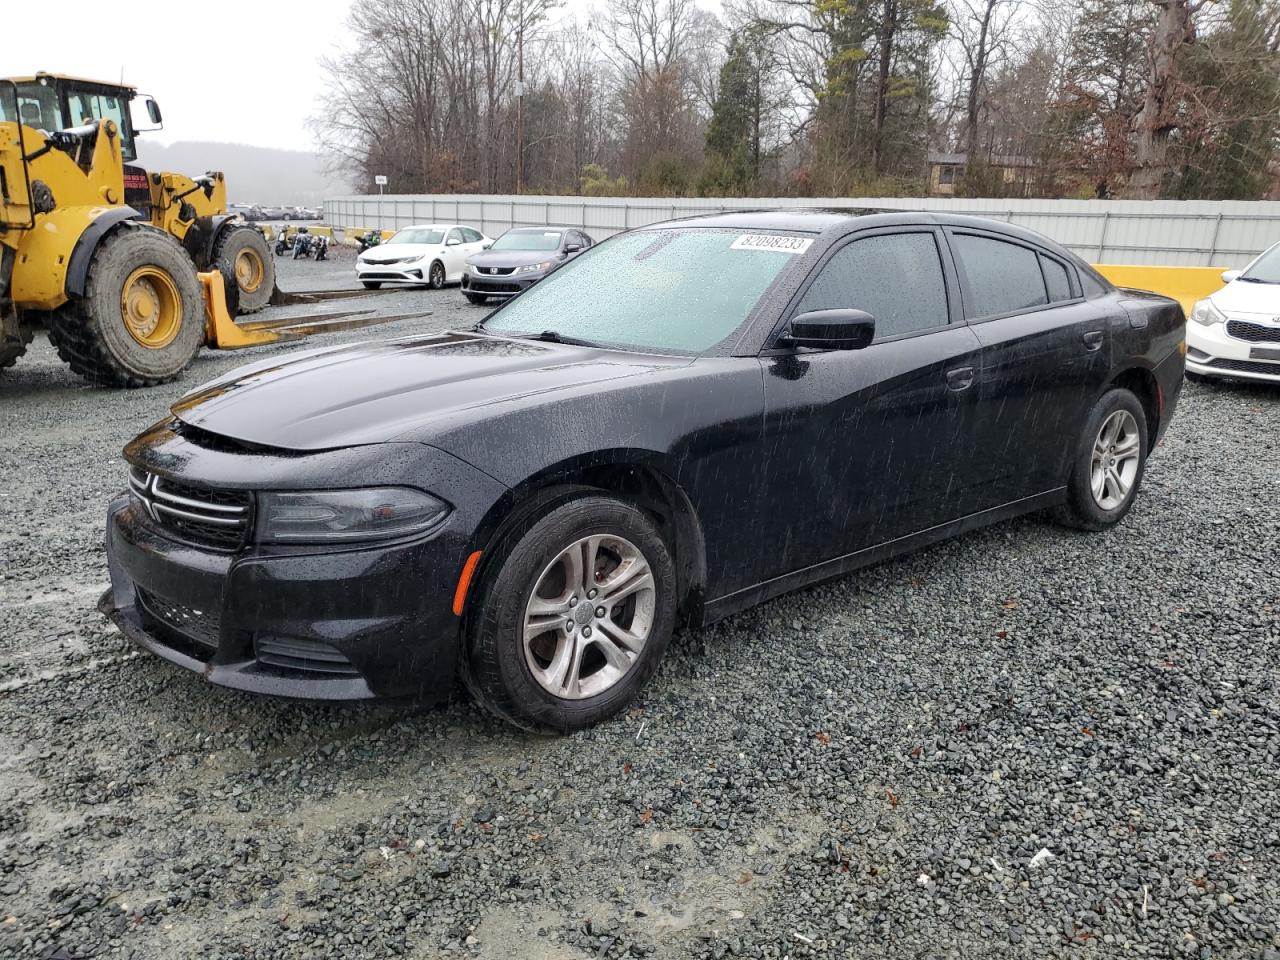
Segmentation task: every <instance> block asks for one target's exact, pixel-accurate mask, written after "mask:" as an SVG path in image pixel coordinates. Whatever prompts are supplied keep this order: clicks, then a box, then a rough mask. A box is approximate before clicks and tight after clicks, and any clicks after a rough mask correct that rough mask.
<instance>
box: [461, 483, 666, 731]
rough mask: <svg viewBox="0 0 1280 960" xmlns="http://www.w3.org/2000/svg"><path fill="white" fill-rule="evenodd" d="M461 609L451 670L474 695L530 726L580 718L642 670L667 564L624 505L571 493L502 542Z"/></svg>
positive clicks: (627, 693)
mask: <svg viewBox="0 0 1280 960" xmlns="http://www.w3.org/2000/svg"><path fill="white" fill-rule="evenodd" d="M498 549H499V550H504V551H506V552H505V555H504V556H502V557H501V558H495V559H496V560H497V562H498V563H500V566H498V567H497V568H496V569H494V570H492V571H490V572H489V573H487V574H486V575H485V580H484V584H483V587H482V589H481V591H480V592H479V594H478V595H477V596H476V598H475V606H474V607H473V610H474V613H473V615H472V617H471V618H470V629H469V635H470V644H469V648H470V649H469V652H468V656H467V659H466V663H465V665H464V670H463V676H464V679H465V680H466V682H467V685H468V687H469V688H470V689H471V691H472V693H473V694H474V695H475V697H476V699H477V700H478V701H479V702H480V703H481V704H482V705H483V706H485V707H487V708H488V709H489V710H491V711H492V712H494V713H496V714H497V715H498V716H500V717H502V718H504V719H506V720H509V721H511V722H512V723H515V724H518V725H519V726H522V727H526V728H529V729H532V730H538V731H544V732H551V731H556V732H566V731H569V730H577V729H581V728H583V727H588V726H591V725H592V724H594V723H597V722H599V721H601V720H603V719H605V718H607V717H610V716H612V715H613V714H615V713H617V712H618V711H619V710H621V709H622V708H623V707H625V706H626V705H627V704H628V703H629V702H630V701H631V700H632V698H634V697H635V695H636V694H637V693H638V692H639V691H640V689H641V688H642V687H643V686H644V685H645V684H646V683H647V682H648V681H649V678H650V677H652V676H653V673H654V671H656V670H657V669H658V664H659V663H660V661H661V659H662V655H663V653H664V651H665V650H666V648H667V644H668V642H669V641H670V639H671V631H672V629H673V627H674V624H675V606H676V602H675V601H676V598H675V569H674V567H673V565H672V562H671V555H670V552H669V551H668V549H667V545H666V543H665V542H664V541H663V539H662V537H661V535H660V534H659V533H658V531H657V530H656V529H655V528H654V525H653V523H652V522H651V521H650V520H649V518H648V517H647V516H645V514H644V513H643V512H641V511H640V510H638V509H637V508H635V507H633V506H631V505H630V504H627V503H624V502H622V501H619V500H615V499H613V498H611V497H605V496H582V497H578V498H577V499H573V500H570V501H569V502H567V503H562V504H561V505H560V506H557V507H554V508H553V509H551V510H550V511H549V512H548V513H546V514H544V515H543V516H542V517H540V518H536V519H534V520H531V521H527V522H526V523H525V524H523V525H522V526H521V528H520V529H518V530H516V531H515V532H514V533H513V534H512V535H511V536H509V537H507V538H506V539H505V543H504V545H503V546H500V547H499V548H498Z"/></svg>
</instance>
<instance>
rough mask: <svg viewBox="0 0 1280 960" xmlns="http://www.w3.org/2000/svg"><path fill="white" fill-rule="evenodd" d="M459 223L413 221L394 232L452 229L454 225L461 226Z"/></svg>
mask: <svg viewBox="0 0 1280 960" xmlns="http://www.w3.org/2000/svg"><path fill="white" fill-rule="evenodd" d="M461 226H463V224H461V223H414V224H410V225H409V226H407V227H401V228H400V229H399V230H397V231H396V233H400V232H401V231H402V230H452V229H453V228H454V227H461Z"/></svg>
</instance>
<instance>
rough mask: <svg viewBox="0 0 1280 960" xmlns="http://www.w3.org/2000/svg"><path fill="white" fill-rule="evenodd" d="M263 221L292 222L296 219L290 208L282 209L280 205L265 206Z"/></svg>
mask: <svg viewBox="0 0 1280 960" xmlns="http://www.w3.org/2000/svg"><path fill="white" fill-rule="evenodd" d="M262 219H264V220H292V219H294V216H293V210H292V208H290V207H282V206H279V205H274V206H265V207H263V208H262Z"/></svg>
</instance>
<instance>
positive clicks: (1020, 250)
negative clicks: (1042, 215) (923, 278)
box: [948, 228, 1111, 508]
mask: <svg viewBox="0 0 1280 960" xmlns="http://www.w3.org/2000/svg"><path fill="white" fill-rule="evenodd" d="M948 239H949V241H950V245H951V249H952V252H953V254H954V256H955V261H956V269H957V272H958V274H959V276H960V284H961V291H962V296H963V300H964V308H965V315H966V317H967V319H968V321H969V323H970V325H971V326H972V328H973V331H974V333H976V334H977V336H978V339H979V340H980V341H981V343H982V363H981V366H982V377H981V380H980V383H979V384H978V390H977V403H978V410H979V413H978V430H977V432H976V433H975V435H974V444H975V449H976V450H977V451H978V453H979V455H978V456H977V458H976V459H975V463H974V469H975V471H976V473H977V475H979V476H980V477H981V478H982V481H983V485H982V487H981V488H980V490H981V492H982V500H981V504H980V505H981V506H982V507H983V508H988V507H994V506H999V505H1001V504H1004V503H1009V502H1011V501H1014V500H1019V499H1022V498H1024V497H1029V496H1034V495H1035V494H1038V493H1043V492H1045V491H1048V490H1052V489H1054V488H1056V487H1060V486H1062V485H1063V484H1064V483H1065V482H1066V471H1067V463H1068V457H1069V454H1070V451H1071V450H1072V449H1073V448H1074V444H1075V442H1076V440H1077V437H1078V434H1079V431H1080V428H1081V424H1082V423H1083V419H1084V416H1085V413H1086V412H1087V410H1088V409H1089V405H1090V404H1091V403H1092V402H1093V399H1094V398H1095V397H1096V396H1097V394H1098V392H1099V391H1101V389H1102V387H1103V385H1104V384H1105V383H1106V379H1107V376H1108V374H1109V371H1110V364H1111V350H1110V344H1109V342H1108V341H1109V338H1110V330H1109V323H1108V321H1107V320H1106V318H1105V317H1104V316H1103V311H1100V310H1099V309H1098V308H1097V306H1096V305H1095V304H1094V303H1091V302H1088V301H1086V300H1085V299H1084V298H1083V296H1082V295H1081V288H1080V279H1079V277H1078V275H1077V271H1076V268H1075V266H1074V265H1073V264H1071V263H1069V262H1068V261H1066V260H1064V259H1062V258H1060V257H1059V256H1057V255H1056V254H1054V253H1052V252H1051V251H1048V250H1045V249H1043V248H1040V247H1038V246H1036V245H1033V244H1030V243H1027V242H1024V241H1021V240H1019V239H1015V238H1013V237H1009V236H1005V235H1003V234H999V233H994V232H986V231H981V230H972V229H968V228H963V229H962V228H952V229H949V230H948Z"/></svg>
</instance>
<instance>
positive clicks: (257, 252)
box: [213, 227, 276, 314]
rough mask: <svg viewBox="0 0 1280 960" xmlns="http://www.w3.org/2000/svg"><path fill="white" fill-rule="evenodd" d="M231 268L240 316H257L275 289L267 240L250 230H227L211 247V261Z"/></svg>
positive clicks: (272, 262) (269, 300) (274, 271)
mask: <svg viewBox="0 0 1280 960" xmlns="http://www.w3.org/2000/svg"><path fill="white" fill-rule="evenodd" d="M219 261H225V262H226V263H227V264H228V265H229V266H230V267H231V273H232V275H233V276H234V277H235V282H236V287H237V288H238V289H239V290H240V313H242V314H244V313H257V312H258V311H259V310H261V309H262V308H263V307H265V306H267V305H268V304H269V303H270V302H271V294H272V292H273V291H274V290H275V287H276V264H275V261H274V260H273V259H272V258H271V248H270V247H269V246H268V245H267V238H266V237H264V236H263V235H262V234H261V233H260V232H258V231H257V230H255V229H254V228H253V227H229V228H227V229H226V230H223V231H222V233H221V234H220V235H219V237H218V240H217V243H215V244H214V248H213V262H214V263H218V262H219Z"/></svg>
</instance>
